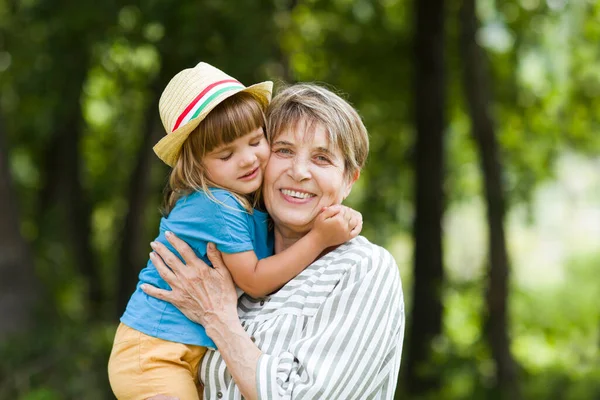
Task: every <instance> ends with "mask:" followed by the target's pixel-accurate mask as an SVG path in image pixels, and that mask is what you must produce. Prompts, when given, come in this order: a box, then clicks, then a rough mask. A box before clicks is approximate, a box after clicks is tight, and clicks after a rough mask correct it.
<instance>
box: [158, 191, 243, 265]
mask: <svg viewBox="0 0 600 400" xmlns="http://www.w3.org/2000/svg"><path fill="white" fill-rule="evenodd" d="M213 195H214V197H215V198H214V199H211V198H209V197H208V196H206V195H205V194H204V193H194V194H192V195H190V196H187V197H186V198H184V199H181V200H180V201H179V202H178V203H177V206H176V207H175V208H174V209H173V211H171V214H170V215H169V217H168V218H167V219H166V220H165V229H167V230H171V231H173V232H175V234H177V235H178V236H179V237H180V238H181V239H183V240H184V241H186V242H187V243H188V244H189V245H190V246H191V247H193V248H194V249H195V250H196V252H197V253H199V254H201V255H204V254H206V244H207V243H208V242H212V243H215V244H216V246H217V249H219V250H220V251H222V252H224V253H240V252H244V251H249V250H254V245H253V242H252V232H251V226H250V222H251V220H250V218H249V215H248V213H247V211H246V210H245V209H244V207H243V206H242V205H241V204H240V203H239V202H238V201H237V200H236V199H235V197H233V195H231V194H230V193H228V192H226V191H215V192H213Z"/></svg>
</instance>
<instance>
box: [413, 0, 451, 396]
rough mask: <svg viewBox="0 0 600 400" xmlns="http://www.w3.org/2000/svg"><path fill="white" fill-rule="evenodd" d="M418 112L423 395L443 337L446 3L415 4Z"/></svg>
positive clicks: (416, 340) (417, 289)
mask: <svg viewBox="0 0 600 400" xmlns="http://www.w3.org/2000/svg"><path fill="white" fill-rule="evenodd" d="M414 7H415V11H416V30H415V42H414V45H415V60H416V64H415V73H416V79H415V85H416V86H415V112H416V130H417V132H416V133H417V139H416V147H415V153H416V154H415V157H416V165H415V171H416V180H415V186H416V215H415V220H414V233H413V235H414V241H415V253H414V254H415V255H414V272H413V274H414V284H413V298H412V310H411V313H410V315H411V317H412V321H411V324H410V330H409V335H408V338H409V341H408V346H407V349H408V354H407V356H408V357H407V373H406V384H407V390H408V393H409V394H410V395H411V396H412V395H420V394H424V393H426V392H429V391H430V390H435V389H436V388H438V387H439V384H440V379H439V374H438V372H437V371H438V370H439V369H438V368H435V367H431V368H427V367H429V366H430V361H431V349H432V346H431V345H432V341H433V340H434V339H435V338H436V337H437V336H439V335H440V334H441V333H442V313H443V307H442V303H441V291H442V284H443V282H444V268H443V261H442V260H443V257H442V228H441V220H442V214H443V210H444V193H443V179H444V157H443V136H444V129H445V116H444V114H445V113H444V108H445V77H444V0H415V2H414Z"/></svg>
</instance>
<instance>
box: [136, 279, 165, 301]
mask: <svg viewBox="0 0 600 400" xmlns="http://www.w3.org/2000/svg"><path fill="white" fill-rule="evenodd" d="M140 288H141V289H142V291H143V292H144V293H146V294H147V295H148V296H152V297H154V298H156V299H159V300H164V301H168V302H169V303H171V302H172V301H173V299H172V295H173V292H171V291H170V290H164V289H159V288H157V287H155V286H152V285H149V284H147V283H144V284H143V285H141V286H140Z"/></svg>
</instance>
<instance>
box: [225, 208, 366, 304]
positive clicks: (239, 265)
mask: <svg viewBox="0 0 600 400" xmlns="http://www.w3.org/2000/svg"><path fill="white" fill-rule="evenodd" d="M361 229H362V215H361V214H360V213H359V212H358V211H355V210H353V209H351V208H348V207H346V206H342V205H335V206H331V207H327V208H326V209H325V210H324V211H323V212H321V213H320V214H319V215H318V216H317V218H316V220H315V225H314V228H313V229H312V230H311V231H310V232H309V233H307V234H306V235H305V236H303V237H302V238H301V239H300V240H298V241H297V242H296V243H294V244H293V245H291V246H290V247H288V248H287V249H285V250H283V251H281V252H279V253H277V254H275V255H272V256H270V257H266V258H263V259H262V260H258V259H257V258H256V254H255V253H254V251H245V252H242V253H232V254H227V253H223V254H222V256H223V260H224V261H225V265H226V266H227V269H229V272H231V275H232V276H233V280H234V281H235V283H236V284H237V285H238V286H239V287H240V288H241V289H242V290H243V291H244V292H246V293H248V294H249V295H250V296H252V297H254V298H256V297H263V296H266V295H268V294H269V293H273V292H275V291H276V290H278V289H279V288H281V287H282V286H283V285H285V284H286V283H287V282H288V281H289V280H291V279H292V278H294V277H295V276H296V275H298V274H299V273H300V272H302V271H303V270H304V269H305V268H306V267H308V266H309V265H310V264H311V263H312V262H313V261H314V260H315V259H317V258H318V257H319V255H320V254H321V253H322V252H323V251H324V250H325V249H327V248H328V247H331V246H336V245H339V244H341V243H345V242H347V241H348V240H350V239H352V238H355V237H356V236H357V235H358V234H359V233H360V231H361Z"/></svg>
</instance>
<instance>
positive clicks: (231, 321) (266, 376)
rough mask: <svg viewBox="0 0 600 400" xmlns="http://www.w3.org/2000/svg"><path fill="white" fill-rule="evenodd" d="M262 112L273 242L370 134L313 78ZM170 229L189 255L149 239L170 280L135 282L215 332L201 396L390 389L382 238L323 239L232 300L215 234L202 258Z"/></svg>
mask: <svg viewBox="0 0 600 400" xmlns="http://www.w3.org/2000/svg"><path fill="white" fill-rule="evenodd" d="M267 119H268V127H269V132H268V134H269V137H270V143H271V153H272V154H271V158H270V160H269V163H268V165H267V167H266V171H265V178H264V183H263V194H264V202H265V206H266V208H267V211H268V212H269V214H270V215H271V217H272V219H273V226H274V237H275V252H280V251H283V250H284V249H286V248H287V247H288V246H290V245H292V244H293V243H295V242H296V241H297V240H298V239H299V238H301V237H302V236H303V235H305V234H306V233H307V232H308V231H309V230H310V229H311V226H312V224H313V221H314V219H315V217H316V216H317V215H318V214H319V212H320V211H321V210H322V208H323V207H325V206H330V205H333V204H340V203H341V202H342V201H343V200H344V199H345V198H346V197H347V196H348V194H350V191H351V189H352V186H353V184H354V182H356V180H357V179H358V177H359V175H360V170H361V168H362V167H363V166H364V163H365V161H366V157H367V154H368V136H367V132H366V129H365V127H364V125H363V123H362V121H361V119H360V117H359V115H358V114H357V112H356V111H355V110H354V109H353V108H352V107H351V106H350V105H349V104H348V103H347V102H345V101H344V100H343V99H341V98H340V97H339V96H337V95H335V94H334V93H332V92H331V91H329V90H327V89H325V88H323V87H320V86H316V85H310V84H298V85H294V86H291V87H288V88H287V89H285V90H283V91H282V92H281V93H279V95H277V96H276V97H275V98H274V99H273V102H272V103H271V106H270V108H269V111H268V114H267ZM169 241H170V243H171V244H172V245H173V246H174V247H175V249H177V251H178V252H179V253H180V254H181V255H182V257H183V259H184V260H185V264H187V266H186V265H184V264H183V263H182V262H181V261H180V260H179V259H178V258H177V257H176V256H175V255H174V254H173V253H171V252H170V251H168V250H167V248H166V247H165V246H163V245H161V244H159V243H153V244H152V247H153V249H154V250H155V252H156V253H158V254H159V255H160V257H154V258H155V259H159V258H162V260H164V263H163V262H161V261H160V260H157V262H156V263H155V265H156V267H157V268H158V270H159V272H160V274H161V276H162V277H163V278H164V279H165V280H166V281H167V283H169V285H170V286H171V288H172V290H171V291H166V290H161V289H158V288H155V287H152V286H148V285H146V286H145V287H144V288H143V289H144V291H145V292H146V293H147V294H149V295H151V296H154V297H156V298H159V299H162V300H166V301H168V302H170V303H172V304H174V305H175V306H177V307H178V308H179V309H180V310H181V311H182V312H183V313H184V314H186V316H188V318H190V319H191V320H193V321H196V322H198V323H200V324H202V325H203V326H204V327H205V328H206V333H207V334H208V335H209V336H210V338H211V339H213V341H214V342H215V343H216V345H217V347H218V350H216V351H209V352H208V353H207V355H206V356H205V357H204V359H203V361H202V365H201V366H200V372H199V374H200V380H201V381H202V382H203V384H204V387H205V389H204V398H205V399H221V398H226V399H241V397H242V396H243V397H244V398H246V399H258V398H287V399H366V398H369V399H392V398H393V396H394V389H395V386H396V380H397V376H398V370H399V366H400V357H401V353H402V340H403V335H404V303H403V295H402V288H401V283H400V276H399V272H398V267H397V265H396V263H395V261H394V259H393V258H392V256H391V255H390V253H389V252H387V251H386V250H385V249H383V248H381V247H379V246H376V245H374V244H372V243H370V242H369V241H368V240H367V239H365V238H364V237H361V236H359V237H357V238H355V239H352V240H351V241H349V242H347V243H345V244H343V245H340V246H338V247H336V248H330V249H328V251H326V252H324V253H323V254H322V255H321V256H320V258H319V259H317V260H316V261H315V262H314V263H313V264H312V265H310V266H309V267H308V268H306V269H305V270H304V271H303V272H302V273H300V274H299V275H298V276H297V277H296V278H294V279H292V280H291V281H289V282H288V283H287V284H286V285H285V286H284V287H282V288H281V289H280V290H278V291H277V292H275V293H273V294H271V295H270V296H268V297H266V298H261V299H253V298H251V297H250V296H248V295H243V296H242V297H240V299H239V300H238V298H237V296H236V291H235V288H234V284H233V281H232V279H231V276H230V274H229V272H228V271H227V269H226V268H225V266H224V264H223V261H222V258H221V256H220V254H219V253H218V251H217V250H216V249H215V248H214V246H211V245H209V249H208V255H209V258H210V259H211V261H212V263H213V266H214V268H210V267H208V266H207V265H206V264H205V263H203V262H202V261H201V260H200V259H199V258H197V257H196V256H195V254H194V252H193V250H192V249H191V248H189V247H188V246H187V245H186V244H185V243H184V242H183V241H181V240H180V239H178V238H177V237H175V235H173V234H171V235H170V237H169ZM166 265H168V266H169V268H168V267H167V266H166ZM181 400H185V399H181Z"/></svg>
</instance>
